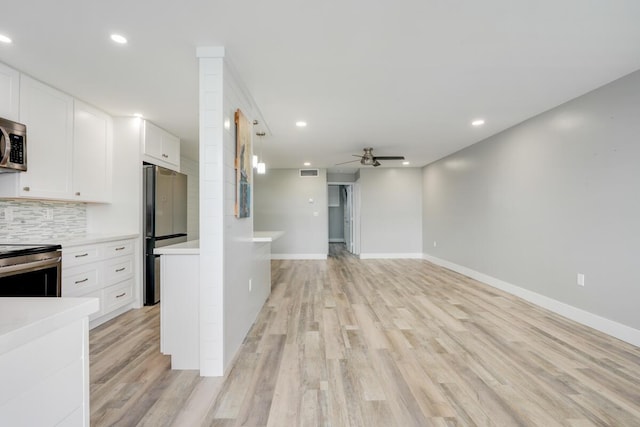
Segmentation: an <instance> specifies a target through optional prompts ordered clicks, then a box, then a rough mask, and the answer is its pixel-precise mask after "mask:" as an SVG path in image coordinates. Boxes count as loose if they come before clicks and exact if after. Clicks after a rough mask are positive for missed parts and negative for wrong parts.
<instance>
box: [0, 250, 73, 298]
mask: <svg viewBox="0 0 640 427" xmlns="http://www.w3.org/2000/svg"><path fill="white" fill-rule="evenodd" d="M61 260H62V251H61V247H60V245H23V244H6V245H0V297H59V296H60V295H61V280H60V270H61V268H60V266H61Z"/></svg>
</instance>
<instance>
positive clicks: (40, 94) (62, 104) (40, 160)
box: [18, 75, 73, 199]
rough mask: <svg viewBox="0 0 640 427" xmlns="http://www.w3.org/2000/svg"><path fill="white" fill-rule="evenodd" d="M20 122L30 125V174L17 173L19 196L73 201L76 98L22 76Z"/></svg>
mask: <svg viewBox="0 0 640 427" xmlns="http://www.w3.org/2000/svg"><path fill="white" fill-rule="evenodd" d="M20 122H22V123H24V124H25V125H26V126H27V172H23V173H20V174H18V176H19V184H18V195H19V196H21V197H34V198H36V197H37V198H44V199H50V198H53V199H69V198H71V194H72V186H71V180H72V168H71V167H72V159H73V151H72V149H73V98H72V97H70V96H69V95H66V94H64V93H62V92H59V91H57V90H55V89H53V88H51V87H49V86H47V85H45V84H43V83H40V82H38V81H36V80H33V79H32V78H29V77H27V76H24V75H23V76H21V78H20Z"/></svg>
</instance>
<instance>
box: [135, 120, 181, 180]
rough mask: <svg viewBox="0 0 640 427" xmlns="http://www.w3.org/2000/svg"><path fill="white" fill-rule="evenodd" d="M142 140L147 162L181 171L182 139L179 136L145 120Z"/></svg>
mask: <svg viewBox="0 0 640 427" xmlns="http://www.w3.org/2000/svg"><path fill="white" fill-rule="evenodd" d="M142 141H143V145H144V160H145V161H146V162H149V163H153V164H154V165H158V166H163V167H166V168H168V169H171V170H175V171H178V172H179V171H180V139H179V138H178V137H176V136H173V135H171V134H170V133H169V132H167V131H165V130H163V129H161V128H159V127H158V126H156V125H154V124H153V123H151V122H149V121H147V120H145V122H144V128H143V134H142Z"/></svg>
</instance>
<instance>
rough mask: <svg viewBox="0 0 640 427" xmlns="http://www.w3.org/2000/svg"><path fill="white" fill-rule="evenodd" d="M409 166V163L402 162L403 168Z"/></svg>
mask: <svg viewBox="0 0 640 427" xmlns="http://www.w3.org/2000/svg"><path fill="white" fill-rule="evenodd" d="M410 164H411V163H409V162H406V161H405V162H402V165H403V166H408V165H410Z"/></svg>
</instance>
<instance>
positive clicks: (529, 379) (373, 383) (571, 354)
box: [90, 245, 640, 427]
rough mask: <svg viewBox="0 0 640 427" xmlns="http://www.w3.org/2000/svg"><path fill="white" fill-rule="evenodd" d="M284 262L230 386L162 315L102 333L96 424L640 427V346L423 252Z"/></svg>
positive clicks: (94, 374)
mask: <svg viewBox="0 0 640 427" xmlns="http://www.w3.org/2000/svg"><path fill="white" fill-rule="evenodd" d="M331 255H333V256H331V257H330V258H329V259H328V260H327V261H273V263H272V283H273V286H272V294H271V297H270V298H269V300H268V301H267V303H266V305H265V306H264V308H263V310H262V311H261V312H260V314H259V317H258V319H257V321H256V323H255V324H254V326H253V328H252V329H251V331H250V333H249V335H248V336H247V338H246V340H245V342H244V344H243V346H242V348H241V350H240V353H239V355H238V356H237V359H236V361H235V364H234V366H233V368H232V369H231V370H230V372H229V374H228V376H227V377H226V378H223V379H212V378H200V377H199V376H198V374H197V372H194V371H171V370H170V369H169V359H168V357H166V356H162V355H161V354H160V352H159V343H158V336H159V320H158V319H159V317H158V308H157V307H153V308H149V307H145V308H143V309H141V310H134V311H131V312H129V313H127V314H125V315H123V316H121V317H119V318H118V319H115V320H114V321H111V322H109V323H107V324H105V325H102V326H101V327H99V328H96V329H94V330H93V331H91V337H90V353H91V384H92V385H91V424H92V425H93V426H110V425H118V426H135V425H148V426H169V425H173V426H200V425H203V426H278V427H280V426H315V425H323V426H336V427H342V426H367V427H368V426H385V427H389V426H402V427H404V426H432V425H433V426H455V425H460V426H476V425H477V426H494V425H495V426H575V427H583V426H640V349H639V348H637V347H634V346H631V345H629V344H626V343H624V342H621V341H618V340H616V339H614V338H611V337H608V336H606V335H604V334H601V333H598V332H595V331H593V330H590V329H588V328H586V327H583V326H580V325H578V324H576V323H574V322H571V321H568V320H566V319H564V318H561V317H559V316H556V315H554V314H552V313H550V312H547V311H545V310H543V309H540V308H537V307H535V306H532V305H530V304H528V303H526V302H524V301H522V300H519V299H517V298H515V297H513V296H511V295H508V294H505V293H503V292H500V291H498V290H495V289H493V288H490V287H488V286H486V285H482V284H480V283H478V282H476V281H474V280H472V279H469V278H467V277H465V276H462V275H460V274H457V273H454V272H451V271H449V270H446V269H444V268H440V267H437V266H435V265H433V264H430V263H429V262H427V261H422V260H359V259H356V258H354V257H352V256H350V255H349V254H347V253H345V252H343V251H342V250H341V249H340V246H336V245H331Z"/></svg>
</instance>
